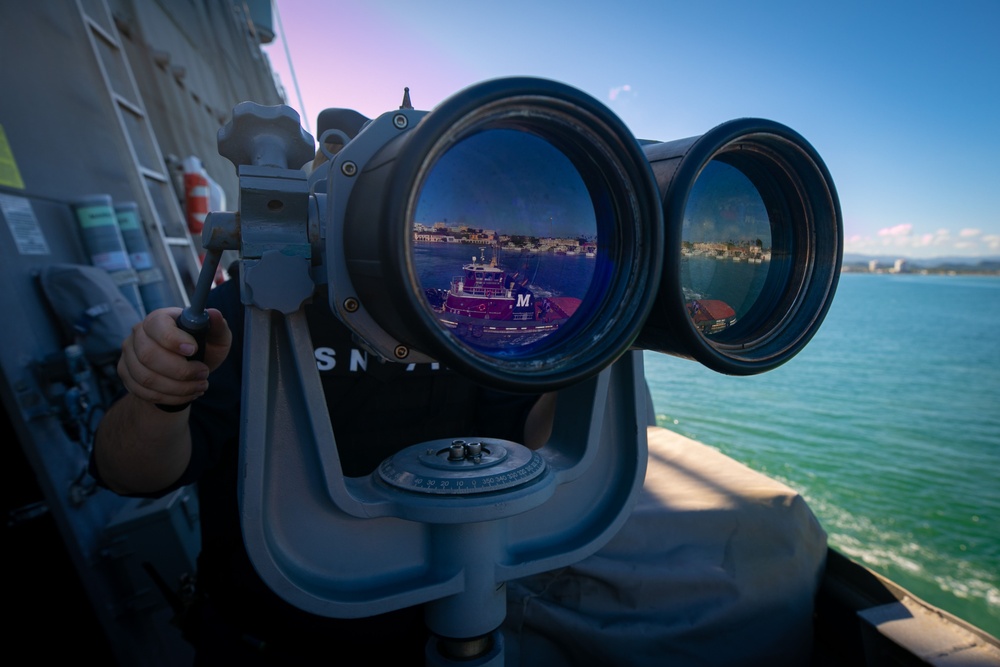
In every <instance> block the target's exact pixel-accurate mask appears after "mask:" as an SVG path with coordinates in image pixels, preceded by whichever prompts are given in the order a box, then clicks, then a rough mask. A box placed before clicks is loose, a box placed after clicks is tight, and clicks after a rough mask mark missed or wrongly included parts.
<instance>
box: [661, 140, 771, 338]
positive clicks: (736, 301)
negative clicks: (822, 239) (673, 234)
mask: <svg viewBox="0 0 1000 667" xmlns="http://www.w3.org/2000/svg"><path fill="white" fill-rule="evenodd" d="M771 259H772V242H771V223H770V218H769V216H768V213H767V207H766V206H765V204H764V201H763V199H762V198H761V196H760V192H758V190H757V188H756V187H755V186H754V185H753V183H752V182H751V181H750V179H748V178H747V177H746V175H745V174H743V172H741V171H740V170H738V169H736V168H735V167H733V166H731V165H728V164H725V163H723V162H719V161H717V160H713V161H711V162H709V163H708V164H707V165H705V168H704V169H703V170H702V172H701V174H700V175H699V176H698V180H697V181H696V182H695V184H694V185H693V186H692V188H691V192H690V193H689V195H688V201H687V206H686V208H685V210H684V222H683V227H682V232H681V259H680V272H681V287H682V289H683V292H684V301H685V303H686V305H687V311H688V316H689V317H690V318H691V320H692V322H693V323H694V325H695V327H696V328H697V329H698V330H699V331H700V332H701V333H703V334H705V335H716V334H720V333H722V332H723V331H726V330H727V329H728V328H729V327H731V326H733V325H735V324H736V323H737V321H739V320H740V319H741V318H743V317H745V316H746V315H747V313H748V312H749V311H750V310H751V309H752V308H753V306H754V304H755V303H756V302H757V300H758V297H759V296H760V294H761V292H762V290H763V289H764V284H765V282H766V279H767V274H768V270H769V268H770V266H771Z"/></svg>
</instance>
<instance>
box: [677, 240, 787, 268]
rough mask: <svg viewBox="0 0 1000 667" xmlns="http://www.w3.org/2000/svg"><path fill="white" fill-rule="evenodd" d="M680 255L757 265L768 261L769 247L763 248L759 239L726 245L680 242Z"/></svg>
mask: <svg viewBox="0 0 1000 667" xmlns="http://www.w3.org/2000/svg"><path fill="white" fill-rule="evenodd" d="M681 255H682V256H684V257H705V258H712V259H731V260H733V261H737V262H739V261H749V262H754V263H759V262H767V261H770V259H771V247H770V246H765V245H764V242H763V241H762V240H760V239H754V240H753V241H747V240H744V241H729V242H726V243H719V242H714V243H708V242H704V243H695V242H693V241H682V242H681Z"/></svg>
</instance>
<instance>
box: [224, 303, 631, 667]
mask: <svg viewBox="0 0 1000 667" xmlns="http://www.w3.org/2000/svg"><path fill="white" fill-rule="evenodd" d="M244 378H246V380H245V383H244V394H243V414H244V424H243V426H244V428H243V429H242V436H241V449H240V458H241V469H242V470H243V471H244V474H243V475H242V477H241V480H240V482H241V483H240V491H239V493H240V511H241V520H242V526H243V533H244V541H245V542H246V545H247V550H248V552H249V554H250V557H251V559H252V561H253V563H254V566H255V567H256V568H257V571H258V573H259V574H260V576H261V577H262V579H263V580H264V581H265V583H267V585H268V586H270V587H271V588H272V589H273V590H274V591H275V592H276V593H277V594H278V595H280V596H281V597H283V598H284V599H285V600H287V601H288V602H290V603H291V604H293V605H296V606H298V607H300V608H302V609H304V610H306V611H309V612H312V613H315V614H319V615H323V616H329V617H338V618H356V617H361V616H371V615H375V614H380V613H384V612H388V611H391V610H395V609H400V608H403V607H409V606H413V605H417V604H425V608H426V621H427V625H428V627H429V628H430V630H431V631H432V632H433V633H434V635H435V636H436V639H434V640H432V642H431V646H429V647H428V664H434V665H450V664H453V662H454V661H456V660H461V664H463V665H480V664H481V665H502V661H503V643H502V639H501V638H500V635H499V632H498V628H499V627H500V625H501V623H502V622H503V620H504V617H505V615H506V593H505V583H506V582H507V581H510V580H512V579H516V578H519V577H523V576H527V575H529V574H536V573H538V572H543V571H547V570H551V569H555V568H558V567H562V566H565V565H568V564H571V563H574V562H577V561H579V560H581V559H582V558H584V557H585V556H587V555H589V554H591V553H593V552H594V551H596V550H597V549H598V548H600V547H601V546H602V545H603V544H605V543H606V542H607V541H608V540H609V539H610V538H611V536H613V535H614V533H615V532H616V531H617V530H618V528H619V527H620V526H621V524H622V523H623V522H624V521H625V519H626V517H627V515H628V513H629V510H630V508H631V506H632V504H633V502H634V500H635V496H636V494H637V492H638V489H639V487H640V485H641V482H642V479H643V475H644V472H645V465H646V438H645V434H646V398H645V396H646V393H645V384H644V377H643V373H642V357H641V353H638V352H632V353H628V354H626V355H625V356H624V357H623V358H622V359H621V360H619V361H618V362H616V363H615V364H613V365H612V366H611V367H610V368H609V369H607V370H605V371H603V372H601V373H600V374H599V375H597V376H595V377H593V378H591V379H589V380H586V381H584V382H582V383H580V384H579V385H574V386H572V387H569V388H567V389H564V390H562V391H561V392H560V393H559V396H558V398H557V401H556V410H555V415H554V421H553V430H552V435H551V437H550V439H549V441H548V443H547V444H546V445H545V446H543V447H542V448H540V449H539V450H537V451H532V450H530V449H528V448H526V447H524V446H523V445H521V444H519V443H514V442H509V441H504V440H494V439H488V438H477V437H474V436H470V435H469V434H455V435H456V437H455V438H454V439H448V440H438V441H433V442H429V443H423V444H421V445H416V446H414V447H410V448H407V449H404V450H402V451H400V452H399V453H398V454H397V455H395V456H394V457H392V458H390V459H389V460H387V461H386V462H384V463H383V464H382V465H381V466H380V468H379V469H378V470H377V471H376V472H375V473H373V474H372V475H370V476H368V477H364V478H349V477H344V475H343V473H342V469H341V465H340V460H339V457H338V454H337V444H336V439H335V437H334V434H333V431H332V428H331V426H330V418H329V413H328V411H327V405H326V402H325V400H324V398H323V390H322V386H321V383H320V378H319V373H318V371H317V370H316V365H315V361H314V358H313V347H312V344H311V340H310V336H309V331H308V327H307V325H306V321H305V316H304V314H303V313H302V312H301V311H297V312H294V313H291V314H290V315H287V316H285V315H281V314H279V313H275V312H274V311H264V310H260V309H258V308H253V307H248V308H247V328H246V346H245V349H244ZM334 409H335V407H334ZM470 654H471V655H470ZM472 655H475V656H477V657H475V658H472V657H471V656H472ZM470 660H472V661H471V662H470Z"/></svg>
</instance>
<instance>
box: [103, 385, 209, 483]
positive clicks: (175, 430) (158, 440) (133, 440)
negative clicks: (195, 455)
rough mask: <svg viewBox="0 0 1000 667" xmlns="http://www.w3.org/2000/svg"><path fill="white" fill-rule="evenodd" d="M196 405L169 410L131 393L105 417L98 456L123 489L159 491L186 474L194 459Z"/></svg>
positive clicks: (106, 478) (107, 475) (106, 477)
mask: <svg viewBox="0 0 1000 667" xmlns="http://www.w3.org/2000/svg"><path fill="white" fill-rule="evenodd" d="M190 412H191V409H190V408H187V409H185V410H182V411H180V412H165V411H163V410H160V409H159V408H157V407H156V406H155V405H153V404H152V403H149V402H147V401H144V400H142V399H140V398H136V397H135V396H133V395H132V394H127V395H126V396H124V397H122V399H121V400H119V401H117V402H116V403H115V404H114V405H113V406H112V407H111V409H110V410H109V411H108V413H107V414H106V415H105V416H104V418H103V419H102V420H101V424H100V427H99V428H98V430H97V436H96V438H95V442H94V460H95V463H96V464H97V471H98V473H99V474H100V476H101V479H102V480H103V481H104V483H105V484H107V485H108V487H110V488H111V489H112V490H113V491H115V492H117V493H126V494H127V493H154V492H156V491H160V490H161V489H165V488H166V487H168V486H170V485H171V484H173V483H174V482H176V481H177V480H178V478H180V476H181V475H182V474H183V473H184V470H185V469H186V468H187V465H188V461H189V460H190V458H191V432H190V431H189V429H188V416H189V415H190Z"/></svg>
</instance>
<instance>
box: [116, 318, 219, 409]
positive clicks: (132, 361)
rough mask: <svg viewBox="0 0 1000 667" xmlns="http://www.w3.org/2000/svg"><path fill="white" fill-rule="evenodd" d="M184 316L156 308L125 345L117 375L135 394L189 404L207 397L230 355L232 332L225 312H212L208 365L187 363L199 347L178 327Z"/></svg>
mask: <svg viewBox="0 0 1000 667" xmlns="http://www.w3.org/2000/svg"><path fill="white" fill-rule="evenodd" d="M180 314H181V309H180V308H161V309H159V310H154V311H153V312H152V313H150V314H149V315H147V316H146V319H144V320H142V321H141V322H139V323H138V324H136V325H135V326H134V327H132V333H131V334H130V335H129V337H128V338H126V339H125V342H124V343H122V356H121V359H120V360H119V361H118V376H119V377H120V378H121V380H122V382H123V383H124V385H125V388H126V389H127V390H128V392H129V393H130V394H132V395H133V396H136V397H137V398H141V399H142V400H144V401H148V402H151V403H158V404H162V405H184V404H185V403H189V402H191V401H193V400H194V399H196V398H198V397H199V396H201V395H202V394H204V393H205V390H206V389H208V375H209V373H211V372H212V371H214V370H215V369H216V368H218V367H219V365H220V364H221V363H222V362H223V361H224V360H225V358H226V355H228V354H229V347H230V345H231V344H232V340H233V336H232V332H230V330H229V326H228V325H227V324H226V320H225V319H224V318H223V317H222V314H221V313H220V312H219V311H218V310H215V309H209V310H208V315H209V323H210V324H209V330H208V335H207V337H206V339H205V357H204V361H203V362H202V361H190V360H188V358H187V357H189V356H191V355H192V354H194V352H195V350H196V349H197V344H196V343H195V339H194V337H193V336H191V334H189V333H187V332H185V331H182V330H181V329H179V328H178V327H177V317H178V316H179V315H180Z"/></svg>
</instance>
